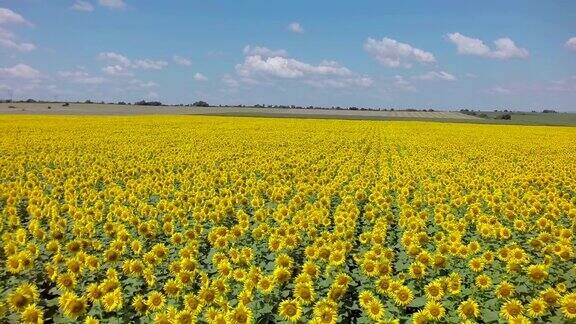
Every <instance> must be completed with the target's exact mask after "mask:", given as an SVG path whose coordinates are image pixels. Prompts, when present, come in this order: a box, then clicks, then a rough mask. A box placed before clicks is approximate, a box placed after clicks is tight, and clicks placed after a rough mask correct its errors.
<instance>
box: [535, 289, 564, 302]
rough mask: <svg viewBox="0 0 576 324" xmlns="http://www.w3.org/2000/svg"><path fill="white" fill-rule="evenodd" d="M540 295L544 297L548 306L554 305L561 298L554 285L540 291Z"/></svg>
mask: <svg viewBox="0 0 576 324" xmlns="http://www.w3.org/2000/svg"><path fill="white" fill-rule="evenodd" d="M540 297H542V299H544V301H545V302H546V304H548V306H554V305H556V304H557V303H558V301H559V300H560V294H559V293H558V292H557V291H556V290H555V289H554V288H552V287H549V288H546V289H545V290H544V291H542V292H540Z"/></svg>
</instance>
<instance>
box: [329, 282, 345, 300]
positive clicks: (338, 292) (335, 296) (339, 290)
mask: <svg viewBox="0 0 576 324" xmlns="http://www.w3.org/2000/svg"><path fill="white" fill-rule="evenodd" d="M347 288H348V286H345V285H339V284H337V283H336V282H334V283H333V284H332V286H330V290H329V291H328V298H329V299H330V300H333V301H337V300H339V299H340V298H342V296H344V294H345V293H346V290H347Z"/></svg>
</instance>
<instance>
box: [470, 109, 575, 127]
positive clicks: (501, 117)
mask: <svg viewBox="0 0 576 324" xmlns="http://www.w3.org/2000/svg"><path fill="white" fill-rule="evenodd" d="M461 112H462V113H464V114H467V115H473V116H476V117H480V118H482V119H483V120H485V121H494V122H496V123H499V124H500V123H502V124H523V125H554V126H576V114H575V113H559V112H546V113H543V112H509V111H461Z"/></svg>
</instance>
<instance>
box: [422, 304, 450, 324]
mask: <svg viewBox="0 0 576 324" xmlns="http://www.w3.org/2000/svg"><path fill="white" fill-rule="evenodd" d="M424 311H425V312H426V313H427V314H428V318H429V319H431V320H434V321H439V320H441V319H442V318H443V317H444V316H445V315H446V309H445V308H444V306H442V304H440V303H439V302H436V301H429V302H427V303H426V306H424Z"/></svg>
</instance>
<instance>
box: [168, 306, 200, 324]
mask: <svg viewBox="0 0 576 324" xmlns="http://www.w3.org/2000/svg"><path fill="white" fill-rule="evenodd" d="M173 322H174V323H175V324H192V323H196V316H195V315H194V314H193V313H192V312H191V311H190V310H187V309H183V310H181V311H179V312H178V313H177V314H176V317H175V319H174V321H173Z"/></svg>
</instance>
